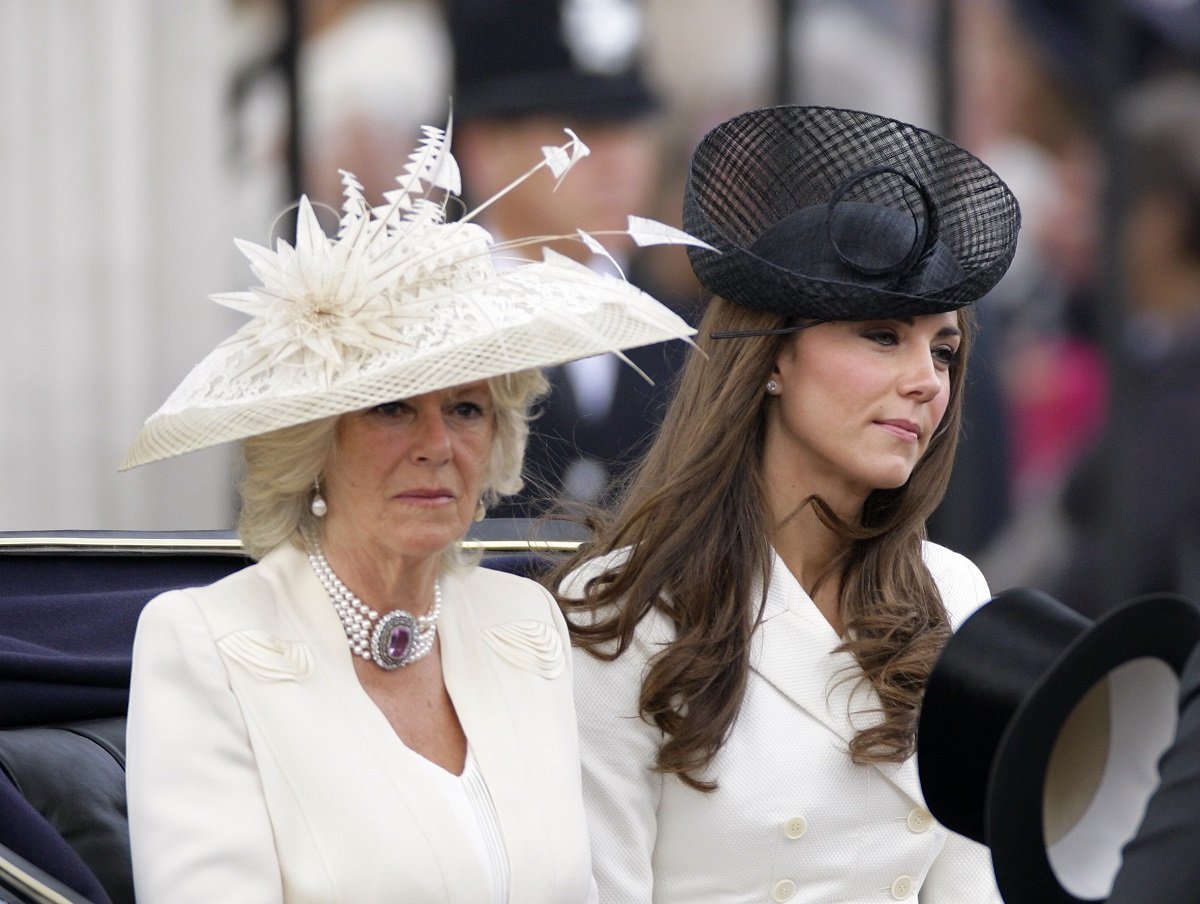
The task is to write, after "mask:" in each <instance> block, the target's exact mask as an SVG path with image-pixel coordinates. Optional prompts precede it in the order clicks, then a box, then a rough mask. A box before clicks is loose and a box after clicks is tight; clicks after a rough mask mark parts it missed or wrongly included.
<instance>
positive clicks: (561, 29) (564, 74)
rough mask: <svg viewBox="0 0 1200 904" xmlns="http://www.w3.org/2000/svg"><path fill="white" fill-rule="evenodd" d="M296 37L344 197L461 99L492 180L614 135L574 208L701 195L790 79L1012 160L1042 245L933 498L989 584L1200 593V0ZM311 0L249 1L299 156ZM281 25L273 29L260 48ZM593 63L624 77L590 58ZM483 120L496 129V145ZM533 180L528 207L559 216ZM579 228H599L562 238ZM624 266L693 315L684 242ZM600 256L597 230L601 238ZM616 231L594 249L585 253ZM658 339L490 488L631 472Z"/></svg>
mask: <svg viewBox="0 0 1200 904" xmlns="http://www.w3.org/2000/svg"><path fill="white" fill-rule="evenodd" d="M300 6H301V8H302V10H303V20H302V22H301V23H300V24H301V26H302V32H301V35H302V40H301V42H300V45H299V55H298V59H297V70H296V71H297V74H298V84H299V87H300V90H299V93H298V101H299V102H298V109H299V115H300V119H299V123H300V124H301V130H300V132H299V147H300V149H301V152H302V153H301V157H300V160H301V161H302V169H301V171H300V172H299V173H298V174H295V175H296V176H297V178H298V179H299V181H300V182H301V184H302V186H303V188H304V189H305V190H306V191H307V192H308V193H309V194H310V196H312V197H313V198H314V199H315V200H317V201H319V202H322V203H324V204H327V205H329V206H330V207H332V208H333V209H335V210H336V208H337V207H338V205H339V204H340V182H339V178H338V170H339V169H346V170H349V171H352V172H354V173H355V174H356V175H357V176H358V178H359V179H360V181H361V182H362V183H363V185H364V187H365V190H366V192H367V194H368V197H379V196H380V195H381V194H382V192H384V191H386V190H387V189H388V188H389V187H390V185H391V180H392V178H393V177H394V175H395V173H396V172H398V171H399V168H400V166H401V165H402V163H403V155H404V154H405V153H407V151H408V149H409V148H411V147H412V145H413V144H414V142H415V140H416V139H417V137H418V135H419V127H420V126H421V125H422V124H425V123H432V124H442V123H444V122H445V121H446V118H447V114H448V112H449V107H450V106H451V105H453V108H454V129H455V149H456V153H457V155H458V157H459V161H460V164H461V165H462V168H463V176H464V189H465V192H466V193H467V194H468V195H469V196H471V198H472V200H473V201H474V202H476V203H478V202H479V201H481V200H483V199H484V198H486V197H488V196H489V195H490V193H492V192H494V191H495V190H497V189H498V188H500V187H502V186H503V185H504V184H506V183H507V181H509V180H510V179H511V178H512V177H513V175H514V173H516V172H519V171H521V170H522V169H524V168H527V166H528V165H531V163H532V162H533V161H532V160H531V159H530V158H529V156H528V155H529V152H530V149H531V148H536V147H537V146H538V145H541V144H549V143H560V136H561V134H562V131H561V130H562V129H563V128H571V129H573V130H574V131H576V132H577V133H578V134H579V135H580V137H581V138H582V139H583V140H584V142H585V143H587V144H589V145H590V146H591V148H592V151H593V154H592V159H590V160H588V161H586V162H585V164H584V165H582V166H580V167H578V168H577V169H576V170H575V172H573V173H572V176H571V178H570V179H569V180H567V182H566V183H564V185H563V186H562V188H561V191H563V192H571V193H572V203H571V204H570V205H562V204H558V205H554V209H556V210H561V209H562V208H563V207H567V206H569V207H571V208H572V210H571V217H572V223H579V225H581V226H584V227H586V228H589V229H593V230H598V231H602V230H604V229H611V228H618V227H619V226H620V225H622V224H623V220H622V221H621V222H614V219H613V218H614V217H616V216H618V215H619V214H623V213H624V212H627V211H634V212H637V213H640V214H643V215H646V216H651V217H655V218H657V219H660V220H662V221H664V222H667V223H673V224H675V225H680V224H679V218H680V207H681V199H682V191H683V179H684V175H685V171H684V168H685V165H686V161H687V159H688V155H689V152H690V150H691V148H692V147H693V146H694V145H695V143H696V142H697V141H698V140H699V138H700V136H701V135H703V134H704V132H705V131H707V129H708V128H710V127H711V126H713V125H715V124H716V123H718V122H720V121H721V120H723V119H725V118H726V117H728V116H730V115H732V114H733V113H736V112H738V111H741V110H745V109H750V108H752V107H757V106H767V105H771V104H774V103H780V102H789V103H791V102H799V103H811V104H820V105H829V106H841V107H850V108H856V109H862V110H868V111H871V112H875V113H881V114H884V115H888V116H893V117H895V118H897V119H901V120H904V121H906V122H910V123H913V124H916V125H920V126H924V127H927V128H931V129H933V130H935V131H939V132H941V133H943V134H946V135H948V136H949V137H951V138H953V139H954V140H956V141H958V142H959V143H960V144H962V145H963V146H965V147H967V148H968V149H969V150H971V151H973V152H974V153H976V154H978V155H979V156H981V157H982V158H983V159H984V160H985V161H987V162H988V163H989V164H990V165H991V166H992V167H993V168H994V169H996V171H997V172H998V173H999V174H1000V175H1001V176H1002V177H1003V178H1004V179H1005V180H1006V181H1007V182H1008V183H1009V184H1010V185H1011V186H1012V187H1013V189H1014V192H1015V193H1016V195H1017V197H1018V199H1019V201H1020V203H1021V205H1022V214H1023V228H1022V232H1021V240H1020V244H1019V248H1018V252H1017V258H1016V261H1015V262H1014V265H1013V267H1012V268H1011V270H1010V272H1009V273H1008V275H1007V276H1006V277H1005V278H1004V280H1002V282H1001V283H1000V285H999V286H998V287H997V288H996V289H995V290H994V291H993V292H992V293H991V295H990V296H989V297H987V298H985V299H983V300H982V301H981V302H980V303H979V304H978V305H977V311H976V317H977V320H978V322H979V324H980V326H981V330H980V333H979V338H978V343H979V344H978V347H977V348H978V350H977V352H976V354H975V357H974V362H973V365H972V367H973V370H972V373H971V374H970V375H969V389H968V402H967V417H966V426H965V433H964V438H963V443H962V446H961V447H960V448H961V451H960V457H959V461H958V463H957V465H956V474H955V478H954V482H953V484H952V486H951V489H950V492H949V493H948V495H947V498H946V501H945V503H944V504H943V506H942V508H941V509H940V510H939V512H938V513H937V515H936V517H935V519H934V521H933V522H932V523H931V525H930V533H931V536H932V538H933V539H936V540H938V541H940V542H942V543H944V544H946V545H949V546H951V547H952V548H955V549H957V550H959V551H961V552H963V553H965V554H967V555H970V556H972V557H974V558H975V559H976V560H977V561H978V563H979V564H980V566H981V568H982V569H983V571H984V573H985V575H986V576H987V577H988V579H989V582H990V584H991V586H992V589H993V591H994V592H995V591H999V590H1002V589H1005V588H1008V587H1012V586H1018V585H1030V586H1037V587H1039V588H1041V589H1045V590H1047V591H1049V592H1051V593H1053V594H1055V595H1057V596H1058V597H1059V598H1060V599H1062V600H1064V601H1065V602H1067V603H1069V604H1070V605H1072V606H1074V607H1076V608H1078V609H1079V610H1081V611H1084V612H1085V613H1087V614H1091V615H1095V614H1099V613H1100V612H1101V611H1103V610H1106V609H1108V608H1109V607H1111V606H1112V605H1114V604H1116V603H1119V602H1121V601H1122V600H1125V599H1128V598H1129V597H1131V596H1136V595H1140V594H1144V593H1151V592H1182V593H1185V594H1188V595H1190V596H1192V597H1193V598H1195V599H1200V468H1198V467H1197V465H1196V463H1197V460H1198V459H1200V3H1195V2H1190V3H1189V2H1165V0H1113V2H1108V3H1100V2H1090V3H1089V2H1087V0H943V2H935V0H790V2H782V0H738V2H736V3H729V2H727V0H642V2H637V0H507V2H506V0H309V2H306V3H303V4H301V5H300ZM286 8H287V7H286V6H285V5H284V4H280V3H277V2H275V0H241V2H240V3H239V4H238V9H239V23H240V29H241V34H242V38H241V42H242V46H244V47H246V48H248V50H247V52H246V54H245V62H244V66H243V70H242V75H241V77H240V82H239V90H238V93H237V96H238V98H239V109H240V122H241V123H242V130H243V131H244V132H245V133H246V134H245V135H243V138H244V139H245V140H244V142H243V145H244V148H245V150H244V153H245V154H246V155H248V156H253V155H256V154H257V155H261V156H262V157H263V158H264V159H268V160H269V161H270V162H272V165H275V166H278V165H279V161H280V159H281V158H282V151H281V148H282V145H283V142H284V136H283V131H284V129H285V125H286V122H285V117H282V116H279V115H276V116H273V117H272V116H262V115H261V111H262V110H263V109H264V108H265V107H266V106H269V101H268V100H266V99H264V98H269V97H271V96H274V97H275V98H276V100H278V97H279V96H280V91H281V87H280V84H281V83H280V72H279V69H278V67H275V66H273V61H277V60H278V55H277V54H275V53H274V52H273V51H271V50H270V49H271V48H275V47H278V46H279V40H280V35H281V34H282V33H283V31H284V30H285V24H286V23H285V21H284V20H285V19H286V15H285V10H286ZM264 48H267V51H266V52H264ZM581 73H583V74H584V75H586V77H587V78H588V79H591V78H592V76H595V78H596V79H599V80H600V81H601V82H603V85H606V86H608V87H603V86H602V85H601V84H600V82H596V83H595V84H593V82H592V81H580V82H579V83H578V84H576V83H575V82H574V81H571V80H572V79H575V78H577V77H578V78H583V77H584V75H581ZM480 149H486V150H485V151H484V150H480ZM536 182H537V180H534V181H533V182H531V184H530V185H529V186H528V187H527V188H523V189H522V193H523V194H522V201H523V202H524V203H523V204H521V205H517V204H510V205H508V209H509V212H510V213H511V212H512V211H513V210H514V209H516V210H517V213H516V214H515V215H516V216H519V217H523V218H524V219H523V221H521V222H509V223H506V222H497V223H491V224H489V226H490V228H491V229H492V230H493V231H494V232H496V233H497V234H499V235H504V234H506V233H510V234H529V233H534V232H537V231H538V230H543V231H544V234H548V235H556V234H559V232H560V231H561V229H559V227H558V225H557V224H556V223H554V222H553V221H547V220H545V219H544V218H545V217H546V216H547V214H546V210H547V209H548V208H549V206H548V205H539V197H540V196H544V195H546V194H548V189H549V177H548V176H547V182H546V184H541V185H539V184H536ZM559 250H561V251H562V252H563V253H567V254H573V255H578V254H579V252H580V251H581V250H586V249H585V248H584V246H581V245H579V244H578V243H567V244H564V245H562V246H560V247H559ZM609 252H610V254H609V256H608V257H606V258H605V259H604V260H602V261H599V262H596V261H593V260H590V259H588V260H587V262H588V263H589V264H590V265H593V266H614V267H615V266H619V267H621V268H622V269H623V270H624V271H625V272H626V273H627V274H629V275H630V277H631V279H633V280H634V281H635V282H636V283H637V284H639V285H641V286H643V287H645V288H647V289H648V290H649V291H651V292H652V293H653V294H655V295H656V296H657V297H658V298H660V299H661V300H663V301H664V302H666V303H668V304H670V305H671V306H673V307H675V308H677V309H678V310H679V311H680V312H682V313H684V314H685V316H689V317H690V316H694V315H695V313H696V310H697V307H698V305H699V304H700V303H701V302H702V299H701V296H700V291H699V288H698V286H697V285H696V284H695V282H694V279H693V277H692V275H691V271H690V269H689V268H688V266H687V262H686V256H685V254H684V252H683V251H682V250H681V249H667V250H662V249H657V250H655V251H654V252H653V254H652V255H647V254H644V253H638V252H636V251H635V249H633V248H631V247H624V246H620V245H613V246H610V247H609ZM580 257H581V259H584V257H583V256H582V255H580ZM589 257H590V256H589ZM673 354H674V353H673V352H669V351H664V350H656V349H651V350H648V351H646V352H644V353H643V354H642V356H641V357H639V358H638V359H637V363H638V365H639V367H641V368H642V369H643V370H644V371H646V373H647V374H650V375H652V376H653V378H654V384H653V386H651V385H650V384H649V383H647V382H646V381H644V380H641V379H640V378H635V379H631V378H630V377H631V376H634V375H633V374H632V371H631V370H630V369H629V368H626V367H625V366H624V365H620V366H618V365H617V363H616V362H615V361H596V360H593V361H591V362H590V363H589V362H581V363H579V364H577V365H575V366H574V367H573V369H570V370H567V369H559V370H560V371H561V372H556V373H554V374H552V382H553V384H554V386H555V391H554V394H553V396H552V399H551V402H550V403H549V405H548V407H547V408H546V411H545V413H544V415H543V417H542V419H541V420H540V421H539V423H538V424H537V425H536V428H535V429H536V431H537V432H536V436H535V441H534V444H533V446H532V447H531V453H530V454H531V461H532V463H533V465H534V468H535V475H534V476H535V479H534V480H533V481H531V488H530V491H529V492H528V493H527V495H526V496H525V497H523V498H522V499H520V500H518V501H517V503H515V504H514V505H513V506H510V507H508V508H506V509H505V510H503V511H498V512H493V513H492V514H493V515H530V514H537V513H538V512H539V511H540V510H541V508H542V507H543V503H544V502H545V500H548V499H551V498H563V497H568V498H578V499H582V500H584V501H589V502H594V501H601V502H603V501H604V499H605V493H606V492H609V491H611V488H612V486H613V481H614V480H619V478H620V475H621V473H622V471H623V468H624V467H625V466H626V465H627V464H628V461H629V460H630V459H631V458H632V457H633V456H635V455H636V454H637V452H638V450H639V449H641V448H642V447H643V445H644V442H643V440H644V438H645V437H646V436H647V435H648V432H649V431H650V430H652V429H653V426H654V424H655V423H656V418H657V416H658V413H659V410H660V406H661V402H662V399H663V398H664V397H665V394H666V393H667V392H669V391H670V387H671V381H672V375H673V373H674V371H675V369H677V367H678V360H677V357H672V355H673Z"/></svg>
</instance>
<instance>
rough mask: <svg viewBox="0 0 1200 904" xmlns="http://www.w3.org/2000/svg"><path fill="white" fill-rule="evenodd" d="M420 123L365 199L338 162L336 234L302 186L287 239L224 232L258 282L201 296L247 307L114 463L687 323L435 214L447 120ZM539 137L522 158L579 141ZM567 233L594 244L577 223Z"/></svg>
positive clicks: (616, 284) (676, 333)
mask: <svg viewBox="0 0 1200 904" xmlns="http://www.w3.org/2000/svg"><path fill="white" fill-rule="evenodd" d="M425 131H426V139H425V141H424V142H423V144H422V146H421V147H420V148H418V150H417V151H416V152H414V154H413V155H412V156H411V157H410V163H409V166H408V168H407V172H406V175H405V176H403V177H400V178H399V179H398V182H400V185H401V187H400V189H399V190H397V191H393V192H390V193H388V195H387V196H386V200H387V201H388V204H387V205H386V206H384V207H380V208H376V209H374V210H372V209H370V208H369V207H368V205H367V204H366V202H365V201H364V200H363V198H362V195H361V191H360V189H361V187H360V186H359V185H358V183H357V182H356V181H355V180H354V178H353V176H351V175H349V174H344V182H345V186H346V204H345V205H344V208H343V209H344V211H345V215H344V216H343V218H342V221H341V227H340V229H339V231H338V233H337V236H336V237H333V238H330V237H328V236H326V235H325V233H324V231H323V230H322V229H321V227H320V225H319V223H318V221H317V218H316V215H315V213H314V212H313V209H312V207H311V205H310V204H309V202H308V201H307V199H303V198H302V199H301V201H300V204H299V218H298V225H297V238H296V244H295V246H294V247H293V246H290V245H288V244H287V243H286V242H283V241H280V242H279V243H278V244H277V247H276V250H275V251H271V250H270V249H268V248H264V247H261V246H257V245H253V244H250V243H247V242H239V243H238V246H239V248H241V250H242V252H243V253H244V254H245V255H246V256H247V257H248V258H249V259H250V261H251V267H252V269H253V271H254V272H255V274H256V275H257V276H258V277H259V278H260V279H261V280H262V285H261V286H259V287H258V288H256V289H254V290H252V291H250V292H241V293H235V294H231V295H216V296H213V298H214V300H216V301H218V302H220V303H222V304H225V305H228V306H230V307H233V308H236V309H238V310H241V311H243V312H245V313H248V314H250V315H251V317H252V320H251V321H250V322H249V323H247V324H246V325H245V326H243V327H242V328H241V329H240V330H239V331H238V332H237V333H235V334H234V335H233V336H231V337H230V338H229V339H227V340H225V341H224V342H223V343H221V345H219V346H218V347H217V348H216V349H215V350H214V351H213V352H211V353H210V354H209V355H208V356H207V357H206V358H204V360H202V361H201V362H200V363H199V364H198V365H197V366H196V367H195V368H194V369H193V370H192V371H191V373H189V374H188V376H187V377H186V378H185V379H184V380H183V382H182V383H181V384H180V385H179V387H178V388H177V389H176V390H175V391H174V392H173V393H172V394H171V395H170V397H169V398H168V399H167V401H166V402H165V403H164V404H163V406H162V407H161V408H160V409H159V410H158V411H156V412H155V413H154V414H153V415H151V416H150V418H149V419H147V421H146V423H145V425H144V426H143V428H142V430H141V431H140V432H139V434H138V436H137V437H136V439H135V441H134V443H133V446H132V448H131V449H130V450H129V452H128V454H127V455H126V457H125V460H124V462H123V463H122V465H121V468H122V470H124V469H126V468H131V467H134V466H136V465H141V464H145V463H147V462H152V461H156V460H158V459H162V458H167V457H170V456H174V455H179V454H182V453H184V452H190V451H192V450H196V449H202V448H205V447H208V446H214V445H217V444H220V443H224V442H228V441H231V440H238V439H244V438H246V437H250V436H256V435H259V434H262V433H266V432H269V431H272V430H278V429H281V428H284V427H289V426H294V425H297V424H302V423H307V422H309V421H313V420H317V419H320V418H323V417H329V416H333V415H339V414H344V413H347V412H351V411H356V410H360V409H363V408H369V407H372V406H374V405H379V404H382V403H385V402H390V401H396V400H398V399H404V398H411V397H412V396H417V395H421V394H423V393H427V392H433V391H435V390H439V389H445V388H448V387H450V386H456V385H460V384H463V383H469V382H473V381H477V380H483V379H489V378H492V377H497V376H501V375H504V374H508V373H514V372H517V371H521V370H525V369H529V368H536V367H547V366H551V365H555V364H561V363H564V362H567V361H571V360H575V359H578V358H585V357H589V356H592V355H597V354H602V353H605V352H617V353H619V352H620V350H622V349H629V348H636V347H639V346H643V345H649V344H651V343H655V342H662V341H665V340H668V339H678V338H686V337H689V336H691V335H692V334H693V333H694V332H695V331H694V329H692V328H691V327H690V326H689V325H688V324H687V322H686V321H684V320H683V319H682V318H681V317H679V316H678V315H677V314H675V313H674V312H673V311H671V310H670V309H669V308H667V307H666V306H665V305H663V304H661V303H659V302H658V301H656V300H654V299H653V298H651V297H650V296H649V295H647V294H645V293H644V292H642V291H640V290H639V289H637V288H635V287H634V286H632V285H630V284H629V283H628V282H626V281H625V279H623V278H622V277H621V276H619V275H614V273H602V272H598V271H596V270H593V269H591V268H589V267H587V266H584V265H582V264H579V263H577V262H575V261H573V260H571V259H570V258H567V257H565V256H563V255H561V254H557V253H555V252H553V251H551V250H549V249H546V250H544V251H543V259H542V260H540V261H528V262H523V261H510V262H506V263H505V264H504V265H502V266H497V258H498V257H501V256H503V253H504V250H505V249H507V248H512V247H515V246H518V245H520V244H523V242H521V241H517V242H507V243H505V245H504V246H502V247H498V246H496V245H494V243H493V241H492V237H491V236H490V234H488V232H487V231H486V230H485V229H483V228H482V227H481V226H479V225H477V224H475V223H473V222H470V220H471V218H472V217H473V216H474V213H472V214H469V215H468V216H466V217H464V218H462V219H460V220H459V221H457V222H450V223H448V222H446V221H445V203H444V201H443V202H440V203H439V202H435V201H433V200H430V199H429V198H427V197H425V195H426V194H427V193H430V192H432V190H434V189H438V190H444V191H446V192H450V193H457V191H458V189H459V185H458V176H457V166H456V165H455V164H454V161H453V157H451V156H450V154H449V150H448V138H447V137H446V133H445V132H443V131H442V130H439V129H432V128H429V127H426V130H425ZM569 134H570V133H569ZM542 151H543V155H544V160H543V163H542V164H539V166H538V167H535V168H534V169H535V170H536V169H538V168H540V167H541V166H547V167H549V168H550V169H552V170H553V171H554V172H555V174H556V175H558V176H559V177H560V178H561V177H562V176H563V175H565V173H566V171H567V170H568V169H569V168H570V167H571V166H572V165H574V163H575V162H576V161H577V160H578V159H580V158H581V157H583V156H585V155H586V153H587V148H586V147H585V146H584V145H583V144H582V143H581V142H579V141H578V139H577V138H576V137H575V136H574V135H573V134H571V141H570V142H568V143H567V144H566V145H565V146H564V147H562V148H543V149H542ZM533 171H534V170H531V173H532V172H533ZM494 200H495V199H493V201H494ZM490 203H491V202H490V201H489V202H488V204H490ZM483 206H486V205H481V207H483ZM626 234H628V235H630V236H632V237H633V238H634V240H635V241H637V242H638V243H639V244H660V243H684V244H686V243H688V242H689V241H691V240H690V238H689V237H688V236H686V235H685V234H684V233H682V232H679V231H678V230H674V229H672V228H671V227H668V226H664V225H662V224H658V223H653V222H652V221H647V220H641V219H638V218H635V217H631V219H630V228H629V229H628V230H627V231H626ZM573 238H577V239H578V240H580V241H583V242H584V243H585V244H587V245H588V246H589V247H591V248H592V249H593V250H594V251H596V252H597V253H600V254H603V248H602V246H601V245H600V244H599V243H598V242H597V241H596V240H595V239H594V238H593V237H592V236H589V235H587V234H584V233H579V234H578V235H577V236H574V237H573ZM538 241H545V238H544V237H543V238H542V239H539V240H538ZM612 269H613V270H614V271H615V267H613V268H612ZM617 272H619V271H617Z"/></svg>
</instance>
